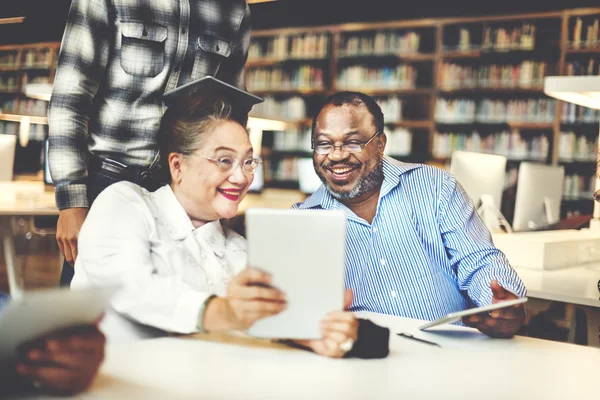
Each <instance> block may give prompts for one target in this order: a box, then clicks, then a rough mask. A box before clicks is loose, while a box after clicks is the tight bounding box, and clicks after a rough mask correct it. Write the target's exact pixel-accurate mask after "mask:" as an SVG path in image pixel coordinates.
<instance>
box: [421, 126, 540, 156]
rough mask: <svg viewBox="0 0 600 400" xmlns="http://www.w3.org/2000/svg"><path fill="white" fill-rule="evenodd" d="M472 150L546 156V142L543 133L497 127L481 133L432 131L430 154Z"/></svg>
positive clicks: (512, 154)
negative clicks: (433, 132)
mask: <svg viewBox="0 0 600 400" xmlns="http://www.w3.org/2000/svg"><path fill="white" fill-rule="evenodd" d="M457 150H463V151H473V152H480V153H490V154H499V155H503V156H506V157H507V158H509V159H512V160H538V161H545V160H547V159H548V152H549V150H550V142H549V139H548V137H547V135H536V136H529V135H528V136H527V138H524V137H522V136H521V134H520V133H519V132H518V131H517V130H512V131H500V132H494V133H490V134H487V135H481V134H479V133H478V132H477V131H473V132H472V133H446V132H442V133H440V132H435V134H434V136H433V146H432V154H433V156H434V158H438V159H444V158H449V157H450V156H451V155H452V153H453V152H454V151H457Z"/></svg>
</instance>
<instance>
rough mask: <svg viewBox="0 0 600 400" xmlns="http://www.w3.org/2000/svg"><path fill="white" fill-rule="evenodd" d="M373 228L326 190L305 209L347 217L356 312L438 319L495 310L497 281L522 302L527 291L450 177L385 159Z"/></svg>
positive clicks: (301, 205)
mask: <svg viewBox="0 0 600 400" xmlns="http://www.w3.org/2000/svg"><path fill="white" fill-rule="evenodd" d="M383 171H384V180H383V184H382V187H381V192H380V196H379V202H378V205H377V212H376V214H375V218H374V219H373V222H372V224H369V223H368V222H367V221H365V220H364V219H362V218H360V217H358V216H357V215H356V214H354V213H353V212H352V211H351V210H350V209H349V208H347V207H346V206H345V205H343V204H342V203H340V202H339V201H338V200H336V199H335V198H333V197H332V196H331V194H330V193H329V192H328V191H327V189H326V188H325V187H324V186H323V185H321V187H320V188H319V189H318V190H317V191H316V192H315V193H314V194H313V195H312V196H310V197H309V198H308V199H306V200H305V201H304V202H303V203H298V204H295V205H294V206H293V208H299V209H341V210H344V211H345V212H346V215H347V237H346V288H350V289H352V291H353V292H354V301H353V302H352V305H351V307H350V310H351V311H372V312H377V313H383V314H391V315H398V316H403V317H410V318H418V319H424V320H433V319H437V318H439V317H442V316H443V315H445V314H447V313H450V312H454V311H460V310H464V309H466V308H470V307H472V306H473V305H476V306H482V305H488V304H491V299H492V292H491V289H490V282H491V281H492V280H493V279H496V280H497V281H498V283H500V285H501V286H503V287H504V288H506V289H507V290H509V291H511V292H513V293H515V294H516V295H517V296H519V297H523V296H525V292H526V290H525V286H524V285H523V282H522V281H521V280H520V279H519V277H518V276H517V274H516V273H515V271H514V270H513V269H512V268H511V267H510V265H509V263H508V260H507V259H506V257H505V256H504V254H503V253H502V252H501V251H500V250H498V249H497V248H495V247H494V245H493V242H492V239H491V235H490V233H489V231H488V229H487V228H486V227H485V225H484V224H483V222H482V221H481V219H480V218H479V216H478V215H477V212H476V210H475V209H474V207H473V204H472V202H471V201H470V200H469V198H468V197H467V195H466V193H465V192H464V190H463V189H462V187H461V186H460V185H459V184H458V183H457V182H456V180H455V179H454V177H453V176H452V175H450V174H449V173H447V172H445V171H443V170H441V169H439V168H435V167H431V166H428V165H421V164H407V163H401V162H399V161H396V160H394V159H391V158H388V157H385V158H384V161H383Z"/></svg>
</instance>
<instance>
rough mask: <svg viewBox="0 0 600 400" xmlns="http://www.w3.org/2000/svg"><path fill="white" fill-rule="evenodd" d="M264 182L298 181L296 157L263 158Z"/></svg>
mask: <svg viewBox="0 0 600 400" xmlns="http://www.w3.org/2000/svg"><path fill="white" fill-rule="evenodd" d="M263 171H264V179H265V182H271V181H298V162H297V158H281V159H277V160H271V159H267V158H265V159H263Z"/></svg>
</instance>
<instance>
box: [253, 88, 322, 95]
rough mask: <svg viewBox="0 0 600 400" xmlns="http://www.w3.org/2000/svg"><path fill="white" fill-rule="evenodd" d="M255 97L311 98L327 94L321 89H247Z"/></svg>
mask: <svg viewBox="0 0 600 400" xmlns="http://www.w3.org/2000/svg"><path fill="white" fill-rule="evenodd" d="M248 90H249V91H250V92H252V93H253V94H256V95H257V96H265V95H290V96H293V95H299V96H300V95H302V96H313V95H326V94H327V93H328V92H327V91H326V90H323V89H285V90H264V89H261V90H254V89H248Z"/></svg>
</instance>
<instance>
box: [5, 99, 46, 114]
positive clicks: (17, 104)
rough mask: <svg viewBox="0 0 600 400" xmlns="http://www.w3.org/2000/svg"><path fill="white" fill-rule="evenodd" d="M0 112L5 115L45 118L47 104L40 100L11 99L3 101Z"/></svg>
mask: <svg viewBox="0 0 600 400" xmlns="http://www.w3.org/2000/svg"><path fill="white" fill-rule="evenodd" d="M0 110H1V111H2V112H3V113H6V114H21V115H29V116H39V117H45V116H46V114H47V103H46V102H45V101H42V100H32V99H28V100H17V99H11V100H7V101H5V102H4V103H0Z"/></svg>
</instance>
